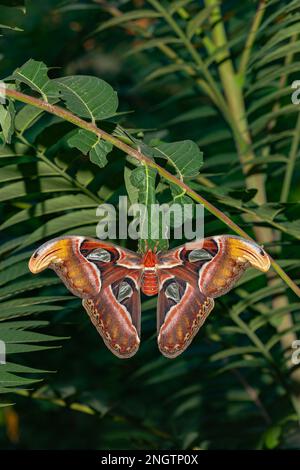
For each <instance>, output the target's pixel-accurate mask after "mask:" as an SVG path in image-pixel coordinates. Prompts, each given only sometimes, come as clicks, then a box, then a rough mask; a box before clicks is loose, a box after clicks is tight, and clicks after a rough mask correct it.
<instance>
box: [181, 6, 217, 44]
mask: <svg viewBox="0 0 300 470" xmlns="http://www.w3.org/2000/svg"><path fill="white" fill-rule="evenodd" d="M213 8H214V5H210V6H209V7H207V8H204V9H201V10H200V11H199V12H198V13H197V14H196V15H195V16H193V17H192V19H191V20H190V21H189V22H188V23H187V27H186V34H187V37H188V38H189V39H192V37H193V36H194V34H195V33H197V34H199V33H201V29H200V28H201V26H202V24H203V23H204V22H205V20H206V19H207V18H208V17H209V15H210V13H211V11H212V9H213Z"/></svg>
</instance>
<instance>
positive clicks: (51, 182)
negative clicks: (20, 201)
mask: <svg viewBox="0 0 300 470" xmlns="http://www.w3.org/2000/svg"><path fill="white" fill-rule="evenodd" d="M33 188H35V186H34V185H33ZM65 191H74V192H76V191H78V189H77V188H76V187H74V186H73V185H72V184H71V183H69V182H68V181H66V180H65V179H63V178H55V177H52V178H41V179H40V180H39V182H38V184H37V185H36V189H35V191H34V190H33V191H32V194H33V193H34V192H37V193H58V192H65ZM27 194H28V185H27V184H26V181H25V180H23V181H19V182H17V183H12V184H8V185H6V186H5V187H4V188H1V189H0V202H4V201H9V200H11V199H16V198H19V197H24V196H26V195H27Z"/></svg>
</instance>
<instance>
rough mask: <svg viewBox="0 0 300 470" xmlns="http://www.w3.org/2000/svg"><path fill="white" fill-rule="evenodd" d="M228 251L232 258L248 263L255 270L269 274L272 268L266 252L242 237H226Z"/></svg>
mask: <svg viewBox="0 0 300 470" xmlns="http://www.w3.org/2000/svg"><path fill="white" fill-rule="evenodd" d="M226 244H227V249H228V251H229V253H230V254H231V256H232V257H233V258H235V259H237V260H238V261H240V262H242V263H243V262H248V263H249V264H250V265H251V266H252V267H253V268H256V269H259V270H260V271H263V272H267V271H268V270H269V268H270V265H271V262H270V258H269V256H268V255H267V253H266V252H265V250H264V249H263V248H262V247H261V246H259V245H257V244H256V243H254V242H252V241H251V240H245V239H244V238H240V237H234V236H230V237H228V238H227V237H226Z"/></svg>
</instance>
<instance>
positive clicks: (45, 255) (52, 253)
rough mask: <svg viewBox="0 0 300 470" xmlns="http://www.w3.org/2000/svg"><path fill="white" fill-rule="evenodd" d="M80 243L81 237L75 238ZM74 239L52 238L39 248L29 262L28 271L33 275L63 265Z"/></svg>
mask: <svg viewBox="0 0 300 470" xmlns="http://www.w3.org/2000/svg"><path fill="white" fill-rule="evenodd" d="M76 238H77V239H78V241H79V242H80V240H81V237H76ZM74 239H75V237H72V238H71V237H70V238H68V237H64V238H54V239H53V240H50V241H49V242H46V243H44V244H43V245H42V246H40V247H39V248H38V249H37V250H36V251H35V252H34V253H33V255H32V256H31V258H30V260H29V264H28V266H29V269H30V271H31V272H32V273H33V274H37V273H40V272H41V271H44V269H46V268H49V267H53V266H57V265H59V264H62V263H64V261H65V260H66V259H67V258H68V256H69V255H70V253H71V252H72V244H73V243H74Z"/></svg>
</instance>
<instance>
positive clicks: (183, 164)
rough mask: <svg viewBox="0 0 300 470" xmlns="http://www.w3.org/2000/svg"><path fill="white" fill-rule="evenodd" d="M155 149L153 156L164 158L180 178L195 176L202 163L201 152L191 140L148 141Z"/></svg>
mask: <svg viewBox="0 0 300 470" xmlns="http://www.w3.org/2000/svg"><path fill="white" fill-rule="evenodd" d="M150 145H151V147H152V148H153V149H155V152H154V156H155V157H158V158H159V157H160V158H164V159H166V160H167V161H168V162H169V163H170V165H171V166H172V167H173V168H174V170H175V172H176V175H177V177H178V178H179V179H180V180H184V179H185V178H195V177H196V176H197V175H198V174H199V170H200V168H201V166H202V165H203V152H201V151H200V150H199V147H198V145H197V144H195V142H193V141H192V140H181V141H179V142H172V143H167V142H160V141H158V143H156V141H152V142H150Z"/></svg>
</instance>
